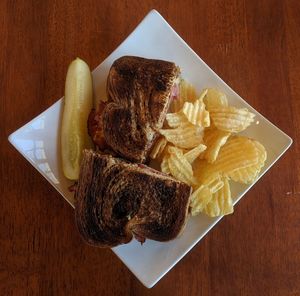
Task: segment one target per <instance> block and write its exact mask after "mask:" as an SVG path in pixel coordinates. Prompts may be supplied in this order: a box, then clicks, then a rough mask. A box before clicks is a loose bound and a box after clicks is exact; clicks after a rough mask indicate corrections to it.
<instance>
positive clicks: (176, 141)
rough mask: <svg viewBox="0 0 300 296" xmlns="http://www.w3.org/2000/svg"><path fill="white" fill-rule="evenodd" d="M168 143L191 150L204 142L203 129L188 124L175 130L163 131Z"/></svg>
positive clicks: (161, 131)
mask: <svg viewBox="0 0 300 296" xmlns="http://www.w3.org/2000/svg"><path fill="white" fill-rule="evenodd" d="M159 132H160V134H161V135H163V136H164V137H165V138H166V139H167V141H168V142H170V143H172V144H173V145H175V146H177V147H179V148H185V149H190V148H194V147H196V146H198V145H199V144H201V143H202V142H203V128H201V127H198V126H195V125H193V124H190V123H189V122H187V123H186V124H182V125H180V126H179V127H178V128H175V129H161V130H160V131H159Z"/></svg>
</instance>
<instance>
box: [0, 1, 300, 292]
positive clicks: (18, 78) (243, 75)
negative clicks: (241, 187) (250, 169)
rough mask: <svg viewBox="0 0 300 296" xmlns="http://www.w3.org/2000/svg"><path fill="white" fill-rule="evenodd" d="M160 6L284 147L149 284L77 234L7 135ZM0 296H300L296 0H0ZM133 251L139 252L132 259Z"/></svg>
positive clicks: (67, 212) (69, 214) (299, 21)
mask: <svg viewBox="0 0 300 296" xmlns="http://www.w3.org/2000/svg"><path fill="white" fill-rule="evenodd" d="M152 8H156V9H157V10H158V11H159V12H160V13H161V14H162V15H163V16H164V17H165V18H166V20H167V21H168V22H169V23H170V24H171V26H173V28H174V29H175V30H176V31H177V32H178V33H179V34H180V35H181V36H182V37H183V38H184V39H185V40H186V41H187V43H188V44H189V45H190V46H191V47H192V48H193V49H194V50H195V51H196V53H198V54H199V55H200V56H201V57H202V58H203V59H204V61H206V62H207V63H208V65H210V66H211V67H212V69H214V70H215V71H216V72H217V73H218V74H219V75H220V76H221V77H222V78H223V79H224V80H225V81H226V82H227V83H228V84H229V85H230V86H232V88H233V89H234V90H236V92H237V93H239V94H240V95H241V96H242V97H243V98H245V99H246V100H247V101H248V102H249V103H250V104H251V105H252V106H253V107H254V108H256V109H257V110H258V111H260V112H261V113H262V114H263V115H265V116H266V117H267V118H268V119H270V120H271V121H272V122H273V123H274V124H276V125H277V126H279V127H280V128H281V129H282V130H283V131H285V132H286V133H287V134H289V135H290V136H291V137H292V138H293V139H294V144H293V146H292V147H291V149H290V150H289V151H288V152H287V153H286V154H285V155H284V156H283V157H282V158H281V159H280V161H279V162H278V163H276V165H275V166H274V167H273V168H272V169H271V170H270V171H269V172H268V173H267V174H266V175H265V176H264V177H263V178H262V179H261V180H260V181H259V182H258V183H257V184H256V185H255V186H254V188H253V189H252V190H251V191H250V192H249V193H247V195H246V197H245V198H244V199H243V200H242V201H241V202H240V203H239V204H238V206H237V207H236V211H235V213H234V215H232V216H229V217H226V218H224V219H223V220H222V221H221V223H219V225H218V226H217V227H215V228H214V229H213V230H212V231H211V232H210V233H209V234H208V235H207V236H206V237H205V238H204V239H203V240H202V241H201V242H200V243H199V244H198V245H197V246H195V247H194V248H193V250H192V251H191V252H190V253H189V254H188V255H187V256H186V257H184V259H183V260H181V261H180V262H179V263H178V264H177V265H176V267H175V268H174V269H173V270H171V272H169V273H168V274H167V275H166V276H165V277H164V278H163V279H162V280H161V281H160V282H159V283H158V284H157V285H156V286H155V287H154V288H152V289H151V290H148V289H146V288H145V287H144V286H143V285H142V284H141V283H140V282H139V281H138V280H137V279H136V278H135V277H134V276H133V275H132V274H131V272H130V271H129V270H128V269H127V268H126V267H125V265H124V264H123V263H122V262H121V261H120V260H119V259H118V258H117V257H116V256H115V255H114V254H113V253H112V252H111V251H110V250H99V249H96V248H93V247H89V246H87V245H86V244H84V243H83V242H82V240H81V239H80V237H79V235H78V232H77V230H76V227H75V224H74V217H73V210H72V209H71V207H70V206H69V205H68V204H67V203H66V202H65V201H64V200H63V199H62V198H61V196H60V195H59V194H58V193H57V192H56V191H55V190H54V189H53V188H52V187H51V186H50V185H49V184H48V183H47V181H46V180H44V179H43V178H42V177H41V175H40V174H39V173H38V172H37V171H36V170H35V169H34V168H33V167H31V165H30V164H29V163H28V162H27V161H26V160H25V159H24V158H23V157H22V156H21V155H20V154H19V153H18V152H17V151H16V150H15V149H14V148H13V147H12V146H11V145H10V144H9V143H8V141H7V137H8V135H9V134H10V133H11V132H13V131H14V130H16V129H17V128H19V127H20V126H22V125H23V124H24V123H26V122H28V121H29V120H30V119H32V118H33V117H35V116H36V115H38V114H39V113H40V112H42V111H44V110H45V109H46V108H47V107H49V106H51V105H52V104H53V103H54V102H55V101H56V100H57V98H59V97H61V96H62V94H63V89H64V79H65V74H66V69H67V66H68V64H69V62H70V61H71V60H72V59H74V58H75V57H76V56H80V57H81V58H83V59H84V60H86V61H87V62H88V63H89V65H90V66H91V68H94V67H96V66H97V65H98V64H99V63H100V62H101V61H102V60H103V59H104V58H105V57H106V56H108V55H109V54H110V53H111V52H112V51H113V50H114V49H115V48H116V46H118V45H119V44H120V43H121V42H122V41H123V39H124V38H125V37H127V35H128V34H129V33H130V32H131V31H132V30H133V29H134V28H135V26H136V25H137V24H138V23H139V22H140V21H141V20H142V18H143V17H144V16H145V15H146V14H147V13H148V12H149V10H150V9H152ZM0 102H1V103H0V104H1V105H0V122H1V125H0V135H1V147H0V149H1V150H0V155H1V176H0V182H1V189H0V190H1V193H0V196H1V197H0V295H284V296H286V295H300V202H299V199H300V185H299V184H300V147H299V145H300V143H299V141H300V2H299V1H296V0H295V1H288V0H286V1H283V0H261V1H250V0H249V1H246V0H244V1H243V0H242V1H240V0H230V1H221V0H220V1H217V0H212V1H211V0H202V1H135V0H134V1H120V0H117V1H95V0H88V1H48V0H45V1H5V0H2V1H0ZM137 260H138V258H137Z"/></svg>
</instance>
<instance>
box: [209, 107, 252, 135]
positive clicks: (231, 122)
mask: <svg viewBox="0 0 300 296" xmlns="http://www.w3.org/2000/svg"><path fill="white" fill-rule="evenodd" d="M209 114H210V117H211V120H212V122H213V124H214V125H215V126H216V128H218V129H220V130H222V131H227V132H231V133H237V132H241V131H243V130H245V129H246V128H247V127H248V126H249V125H250V124H251V123H252V122H253V121H254V117H255V115H254V114H253V113H251V112H249V111H248V109H246V108H241V109H238V108H235V107H219V108H211V109H210V110H209Z"/></svg>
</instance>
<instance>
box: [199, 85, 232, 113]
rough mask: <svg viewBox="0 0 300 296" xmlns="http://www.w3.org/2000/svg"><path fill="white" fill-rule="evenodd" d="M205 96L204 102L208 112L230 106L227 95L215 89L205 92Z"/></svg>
mask: <svg viewBox="0 0 300 296" xmlns="http://www.w3.org/2000/svg"><path fill="white" fill-rule="evenodd" d="M204 91H205V92H203V94H204V93H205V95H204V96H203V101H204V103H205V106H206V110H208V111H210V110H211V109H213V108H220V107H227V106H228V100H227V97H226V95H225V94H223V93H222V92H220V91H218V90H216V89H214V88H208V89H206V90H204Z"/></svg>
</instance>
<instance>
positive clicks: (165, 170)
mask: <svg viewBox="0 0 300 296" xmlns="http://www.w3.org/2000/svg"><path fill="white" fill-rule="evenodd" d="M169 157H170V155H169V154H168V153H166V154H165V155H164V157H163V159H162V162H161V164H160V170H161V171H162V172H163V173H165V174H169V175H170V174H171V172H170V169H169V164H168V160H169Z"/></svg>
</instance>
